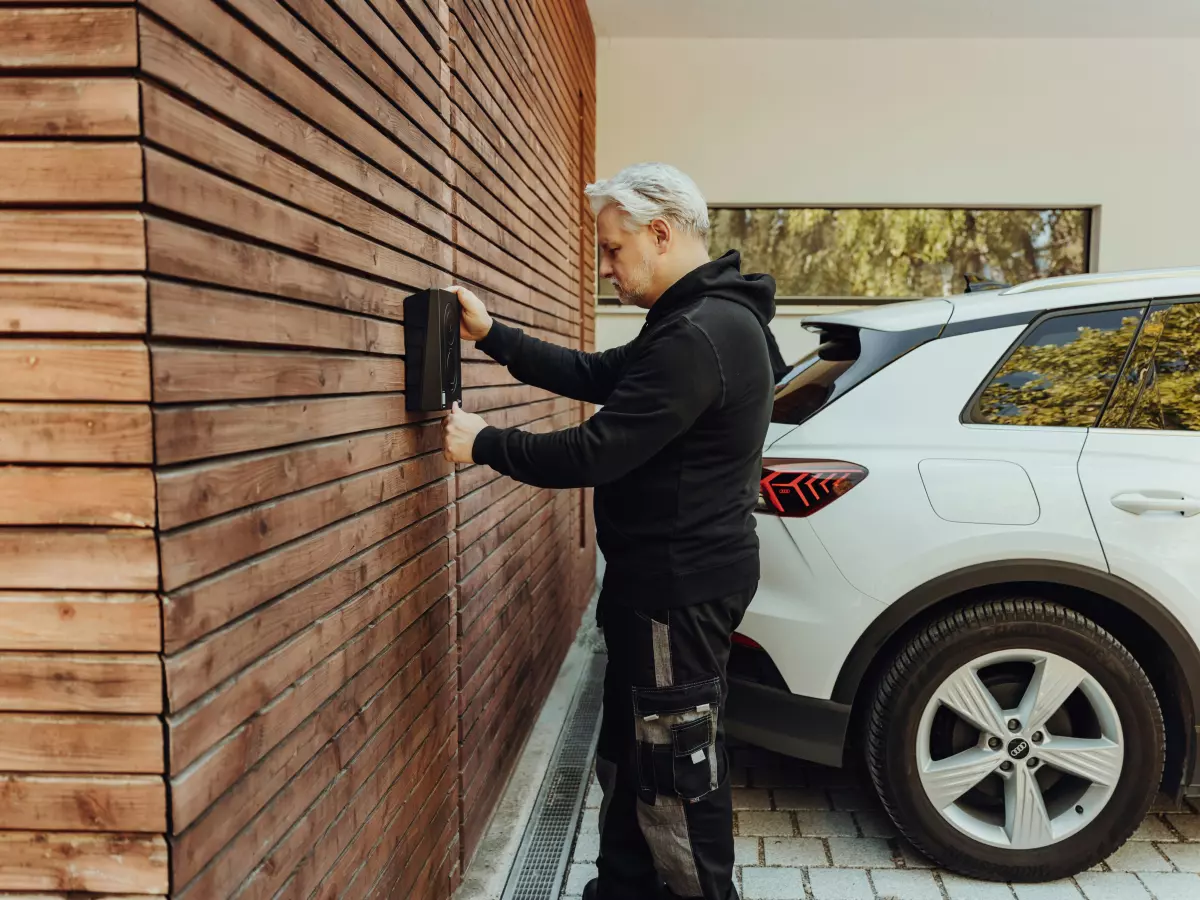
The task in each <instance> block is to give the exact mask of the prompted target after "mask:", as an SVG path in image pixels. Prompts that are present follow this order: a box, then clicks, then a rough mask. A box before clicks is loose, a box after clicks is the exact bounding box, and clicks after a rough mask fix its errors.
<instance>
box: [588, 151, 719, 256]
mask: <svg viewBox="0 0 1200 900" xmlns="http://www.w3.org/2000/svg"><path fill="white" fill-rule="evenodd" d="M584 193H585V194H587V196H588V199H589V200H591V203H592V211H593V212H594V213H596V214H597V215H599V214H600V210H602V209H604V207H606V206H608V205H609V204H610V203H615V204H617V206H619V207H620V208H621V209H622V210H624V211H625V213H626V214H627V215H628V216H629V219H630V221H631V223H632V224H633V225H635V226H637V225H649V224H650V223H651V222H652V221H653V220H655V219H666V220H667V221H668V222H670V223H671V224H673V225H675V226H676V227H677V228H680V229H682V230H683V231H685V232H688V233H689V234H692V235H695V236H696V237H698V238H701V239H703V238H706V237H707V236H708V203H707V202H706V201H705V199H704V195H703V194H701V193H700V188H698V187H696V182H694V181H692V179H691V178H689V177H688V176H687V175H685V174H684V173H683V172H681V171H679V170H678V169H677V168H675V167H674V166H670V165H667V164H666V163H638V164H637V165H633V166H629V167H627V168H625V169H622V170H621V171H620V172H618V173H617V174H616V175H614V176H613V177H612V178H608V179H606V180H604V181H597V182H596V183H595V184H589V185H588V186H587V188H586V189H585V190H584Z"/></svg>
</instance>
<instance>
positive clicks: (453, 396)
mask: <svg viewBox="0 0 1200 900" xmlns="http://www.w3.org/2000/svg"><path fill="white" fill-rule="evenodd" d="M461 314H462V310H461V308H460V307H459V304H458V295H456V294H452V293H451V292H450V291H443V290H441V289H439V288H430V289H429V290H425V291H419V292H417V293H415V294H413V295H412V296H410V297H406V298H405V300H404V378H405V385H404V394H405V405H406V406H407V408H408V409H411V410H425V411H434V410H442V409H449V408H450V407H451V406H452V405H453V404H454V403H455V402H458V401H461V400H462V354H461V352H460V349H459V341H458V322H459V317H460V315H461Z"/></svg>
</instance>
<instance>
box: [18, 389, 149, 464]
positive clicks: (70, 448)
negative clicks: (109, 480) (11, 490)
mask: <svg viewBox="0 0 1200 900" xmlns="http://www.w3.org/2000/svg"><path fill="white" fill-rule="evenodd" d="M153 459H154V448H153V445H152V434H151V419H150V409H149V407H146V406H122V405H117V404H112V405H110V404H100V403H86V404H85V403H58V404H40V403H0V462H7V463H96V464H99V465H113V464H130V463H133V464H149V463H150V462H152V461H153Z"/></svg>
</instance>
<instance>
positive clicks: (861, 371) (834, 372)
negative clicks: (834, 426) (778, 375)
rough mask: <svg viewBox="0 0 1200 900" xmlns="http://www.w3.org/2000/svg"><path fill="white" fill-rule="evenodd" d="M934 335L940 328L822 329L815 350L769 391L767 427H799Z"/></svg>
mask: <svg viewBox="0 0 1200 900" xmlns="http://www.w3.org/2000/svg"><path fill="white" fill-rule="evenodd" d="M939 331H941V327H940V326H934V327H932V328H916V329H911V330H909V331H875V330H874V329H871V328H852V327H848V326H845V325H825V326H822V327H821V338H820V340H821V344H820V346H819V347H817V349H816V350H814V351H813V352H812V353H810V354H809V355H808V356H806V357H804V359H802V360H800V362H798V363H796V365H795V366H793V367H792V370H791V371H790V372H788V374H787V375H785V376H784V377H783V379H782V380H781V381H780V382H779V384H778V385H776V386H775V408H774V410H773V411H772V414H771V421H772V422H778V423H781V424H784V425H799V424H801V423H802V422H804V421H805V420H807V419H810V418H812V417H813V416H815V415H816V414H817V413H819V412H820V411H821V410H822V409H824V408H825V407H826V406H828V405H829V404H830V403H832V402H833V401H834V400H836V399H837V398H838V397H840V396H842V395H843V394H845V393H846V392H847V391H849V390H851V389H853V388H855V387H857V386H858V385H860V384H862V383H863V382H864V381H866V380H867V379H868V378H871V377H873V376H874V375H875V374H876V373H878V372H880V371H882V370H883V369H885V368H887V367H888V366H890V365H891V364H892V363H893V362H895V361H896V360H897V359H899V358H900V357H901V356H903V355H904V354H905V353H908V352H909V351H911V350H912V349H914V348H915V347H918V346H920V345H921V344H923V343H925V342H926V341H931V340H933V339H934V338H936V337H937V335H938V332H939Z"/></svg>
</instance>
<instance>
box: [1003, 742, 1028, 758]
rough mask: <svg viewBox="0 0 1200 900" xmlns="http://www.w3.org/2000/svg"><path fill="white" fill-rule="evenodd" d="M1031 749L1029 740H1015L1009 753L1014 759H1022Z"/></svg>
mask: <svg viewBox="0 0 1200 900" xmlns="http://www.w3.org/2000/svg"><path fill="white" fill-rule="evenodd" d="M1028 750H1029V743H1028V742H1027V741H1013V742H1012V744H1011V745H1010V746H1009V748H1008V755H1009V756H1011V757H1012V758H1013V759H1020V758H1021V757H1022V756H1024V755H1025V754H1026V752H1027V751H1028Z"/></svg>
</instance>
